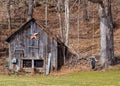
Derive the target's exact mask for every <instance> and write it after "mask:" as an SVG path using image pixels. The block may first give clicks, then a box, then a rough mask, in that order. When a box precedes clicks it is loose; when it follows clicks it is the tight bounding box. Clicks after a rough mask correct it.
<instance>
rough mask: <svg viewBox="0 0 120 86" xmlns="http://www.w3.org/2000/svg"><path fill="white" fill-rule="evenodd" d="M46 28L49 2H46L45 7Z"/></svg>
mask: <svg viewBox="0 0 120 86" xmlns="http://www.w3.org/2000/svg"><path fill="white" fill-rule="evenodd" d="M45 21H46V22H45V26H46V29H47V27H48V22H47V21H48V0H46V6H45Z"/></svg>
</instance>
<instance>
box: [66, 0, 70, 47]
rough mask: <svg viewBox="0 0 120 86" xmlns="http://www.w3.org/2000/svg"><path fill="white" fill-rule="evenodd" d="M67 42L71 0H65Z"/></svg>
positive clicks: (67, 41) (67, 42)
mask: <svg viewBox="0 0 120 86" xmlns="http://www.w3.org/2000/svg"><path fill="white" fill-rule="evenodd" d="M65 44H66V45H67V46H68V44H69V0H65Z"/></svg>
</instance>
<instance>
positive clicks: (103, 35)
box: [99, 5, 108, 67]
mask: <svg viewBox="0 0 120 86" xmlns="http://www.w3.org/2000/svg"><path fill="white" fill-rule="evenodd" d="M99 16H100V31H101V32H100V33H101V50H100V53H101V56H100V64H101V65H102V66H103V67H107V66H108V53H107V29H108V25H107V18H106V16H105V9H104V8H103V7H102V6H101V5H100V8H99Z"/></svg>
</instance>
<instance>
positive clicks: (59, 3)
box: [57, 0, 64, 41]
mask: <svg viewBox="0 0 120 86" xmlns="http://www.w3.org/2000/svg"><path fill="white" fill-rule="evenodd" d="M61 4H62V1H61V0H58V3H57V8H58V9H57V11H58V17H59V25H60V38H61V40H62V41H63V39H64V35H63V27H62V19H61Z"/></svg>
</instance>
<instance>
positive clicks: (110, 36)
mask: <svg viewBox="0 0 120 86" xmlns="http://www.w3.org/2000/svg"><path fill="white" fill-rule="evenodd" d="M105 4H106V16H107V20H108V33H107V39H108V56H109V57H108V58H109V65H113V64H114V34H113V29H114V28H113V18H112V12H111V0H106V2H105Z"/></svg>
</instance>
